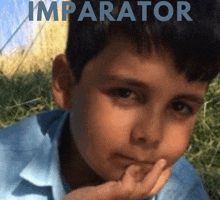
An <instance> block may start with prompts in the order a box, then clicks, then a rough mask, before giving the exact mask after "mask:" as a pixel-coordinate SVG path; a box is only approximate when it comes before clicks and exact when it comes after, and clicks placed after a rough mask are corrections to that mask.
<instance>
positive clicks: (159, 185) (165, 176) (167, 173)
mask: <svg viewBox="0 0 220 200" xmlns="http://www.w3.org/2000/svg"><path fill="white" fill-rule="evenodd" d="M171 173H172V167H168V168H167V169H165V170H164V171H163V172H162V174H161V175H160V177H159V179H158V181H157V183H156V184H155V186H154V187H153V189H152V190H151V191H150V193H149V196H154V195H155V194H157V193H158V192H159V191H160V190H161V189H162V188H163V187H164V186H165V185H166V183H167V181H168V180H169V178H170V176H171Z"/></svg>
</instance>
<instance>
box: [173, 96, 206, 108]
mask: <svg viewBox="0 0 220 200" xmlns="http://www.w3.org/2000/svg"><path fill="white" fill-rule="evenodd" d="M175 99H185V100H189V101H193V102H196V103H197V104H199V105H200V106H201V105H202V104H203V103H204V99H203V97H200V95H196V94H178V95H176V96H175Z"/></svg>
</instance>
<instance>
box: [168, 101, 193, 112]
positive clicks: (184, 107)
mask: <svg viewBox="0 0 220 200" xmlns="http://www.w3.org/2000/svg"><path fill="white" fill-rule="evenodd" d="M171 108H172V109H173V110H174V111H175V112H178V113H180V114H182V115H190V114H192V113H193V109H192V107H191V106H190V105H188V104H186V103H184V102H182V101H174V102H172V103H171Z"/></svg>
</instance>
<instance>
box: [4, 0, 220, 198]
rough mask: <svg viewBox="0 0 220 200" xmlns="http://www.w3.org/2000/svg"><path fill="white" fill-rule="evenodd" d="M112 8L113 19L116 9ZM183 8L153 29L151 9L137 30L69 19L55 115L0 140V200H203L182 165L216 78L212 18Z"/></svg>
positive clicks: (205, 11) (209, 8)
mask: <svg viewBox="0 0 220 200" xmlns="http://www.w3.org/2000/svg"><path fill="white" fill-rule="evenodd" d="M97 2H99V1H97ZM97 2H96V1H91V4H92V5H93V7H94V10H95V12H96V13H98V10H99V8H98V6H97V4H98V3H97ZM112 2H113V3H114V10H113V12H112V13H113V14H114V15H117V11H118V10H120V9H119V8H120V6H121V4H122V2H121V1H112ZM75 3H76V4H77V8H79V9H78V10H80V7H82V5H83V1H77V2H75ZM156 3H157V2H156V1H155V2H152V5H153V4H156ZM171 3H172V2H171ZM172 4H173V6H174V7H175V5H176V2H173V3H172ZM190 4H191V7H192V9H191V11H190V12H189V15H190V16H191V17H192V18H193V21H191V22H187V21H181V22H177V21H176V17H175V16H174V17H173V18H172V19H171V20H169V21H167V22H159V21H157V20H156V19H155V18H154V16H153V14H152V13H153V12H152V10H151V8H149V10H148V13H149V15H148V21H147V22H141V20H137V21H136V22H131V21H130V20H128V19H124V20H122V21H121V22H110V21H107V20H106V21H105V22H98V21H97V22H95V21H92V20H90V19H89V18H88V19H85V20H84V21H82V22H78V21H77V20H76V19H77V18H78V14H79V13H78V12H77V11H76V12H75V13H74V14H72V15H71V16H70V22H69V35H68V43H67V49H66V54H63V55H59V56H57V57H56V59H55V61H54V63H53V74H52V91H53V96H54V100H55V102H56V104H57V105H58V106H59V107H60V108H61V109H62V110H63V111H62V110H58V111H50V112H43V113H40V114H38V115H36V116H32V117H30V118H28V119H26V120H24V121H22V122H19V123H17V124H15V125H13V126H10V127H8V128H6V129H3V130H1V133H0V142H1V143H0V154H1V155H0V157H1V161H2V162H0V169H1V170H0V197H1V199H10V200H13V199H16V200H17V199H22V200H24V199H55V200H58V199H63V198H64V199H65V200H70V199H76V200H78V199H88V200H90V199H100V200H113V199H147V198H149V199H152V200H162V199H163V200H168V199H169V200H174V199H175V200H176V199H180V200H181V199H187V200H194V199H199V200H201V199H204V200H205V199H208V196H207V194H206V192H205V189H204V187H203V184H202V181H201V179H200V178H199V176H198V175H197V173H196V172H195V170H194V168H193V167H192V165H190V164H189V163H188V161H187V160H186V159H185V158H183V157H182V155H183V154H184V152H185V151H186V149H187V147H188V143H189V140H190V136H191V134H192V131H191V129H192V127H193V125H194V122H195V120H196V117H197V115H198V112H199V108H200V106H201V105H202V102H203V101H202V99H203V96H204V93H205V90H206V88H207V86H208V83H209V82H210V81H211V80H212V79H213V78H214V77H215V76H216V75H217V73H218V72H219V45H220V40H219V35H218V34H217V33H216V32H215V30H216V28H217V25H218V20H219V17H218V16H217V14H218V13H219V10H217V9H218V6H217V2H216V1H211V2H209V1H207V2H206V1H202V2H201V3H199V2H198V1H195V2H194V1H191V2H190ZM131 5H132V6H133V10H134V12H135V13H136V17H137V18H138V16H139V14H140V12H139V9H140V8H139V7H137V6H136V5H135V4H132V1H131ZM152 7H153V6H152ZM161 13H162V14H166V9H164V8H161ZM139 17H140V16H139ZM139 19H140V18H139Z"/></svg>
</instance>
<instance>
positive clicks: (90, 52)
mask: <svg viewBox="0 0 220 200" xmlns="http://www.w3.org/2000/svg"><path fill="white" fill-rule="evenodd" d="M84 2H85V1H84V0H80V1H74V3H75V4H76V11H75V12H74V13H73V14H70V16H69V32H68V41H67V48H66V55H67V59H68V61H69V63H70V65H71V66H73V70H74V76H75V77H76V82H77V83H78V82H79V81H80V77H81V74H82V71H83V68H84V66H85V65H86V63H87V62H88V61H90V60H91V59H92V58H94V57H95V56H97V55H98V54H99V52H100V51H102V50H103V48H104V47H105V46H106V45H107V44H108V43H109V42H110V40H111V38H112V36H114V35H123V36H125V37H127V38H129V39H131V40H132V41H133V42H135V43H136V44H137V47H138V49H139V50H140V51H141V50H142V49H145V50H147V52H148V53H149V54H150V53H151V52H152V47H155V49H156V50H157V51H158V52H159V51H160V50H161V49H165V50H166V51H168V52H169V53H170V54H171V55H172V57H173V59H174V62H175V68H176V70H177V72H179V73H184V74H185V75H186V77H187V79H188V81H201V82H210V81H211V80H212V79H213V78H214V77H215V76H216V75H217V74H218V73H219V71H220V67H219V66H220V28H219V22H220V16H219V15H220V9H219V5H218V1H215V0H202V1H198V0H191V1H188V2H189V3H190V5H191V10H190V11H189V13H188V14H189V16H190V17H191V18H192V19H193V21H187V20H186V19H184V18H183V20H182V21H177V15H176V13H175V12H174V15H173V17H172V18H171V19H170V20H168V21H164V22H161V21H158V20H157V19H156V18H155V16H154V15H153V8H154V5H155V4H156V3H158V2H159V1H156V0H155V1H152V5H151V6H150V7H148V16H147V17H148V18H147V21H142V15H141V14H142V10H141V6H137V1H134V0H133V1H132V0H130V1H129V2H130V5H131V7H132V10H133V12H134V14H135V17H136V21H131V20H130V18H123V20H122V21H109V20H106V21H99V20H98V21H92V20H91V18H84V20H83V21H77V19H78V16H79V13H80V11H81V9H82V6H83V4H84ZM109 2H111V3H112V4H113V5H114V10H113V12H112V13H114V14H112V15H113V16H118V13H119V11H120V7H121V5H122V3H123V1H122V0H110V1H109ZM168 2H170V3H171V4H172V5H173V8H174V11H176V8H177V6H176V4H177V1H168ZM90 3H91V5H92V7H93V9H94V12H95V14H96V16H97V18H98V17H99V3H100V1H97V0H90ZM166 13H167V8H166V7H165V6H162V7H161V9H160V15H162V16H165V15H166Z"/></svg>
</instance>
